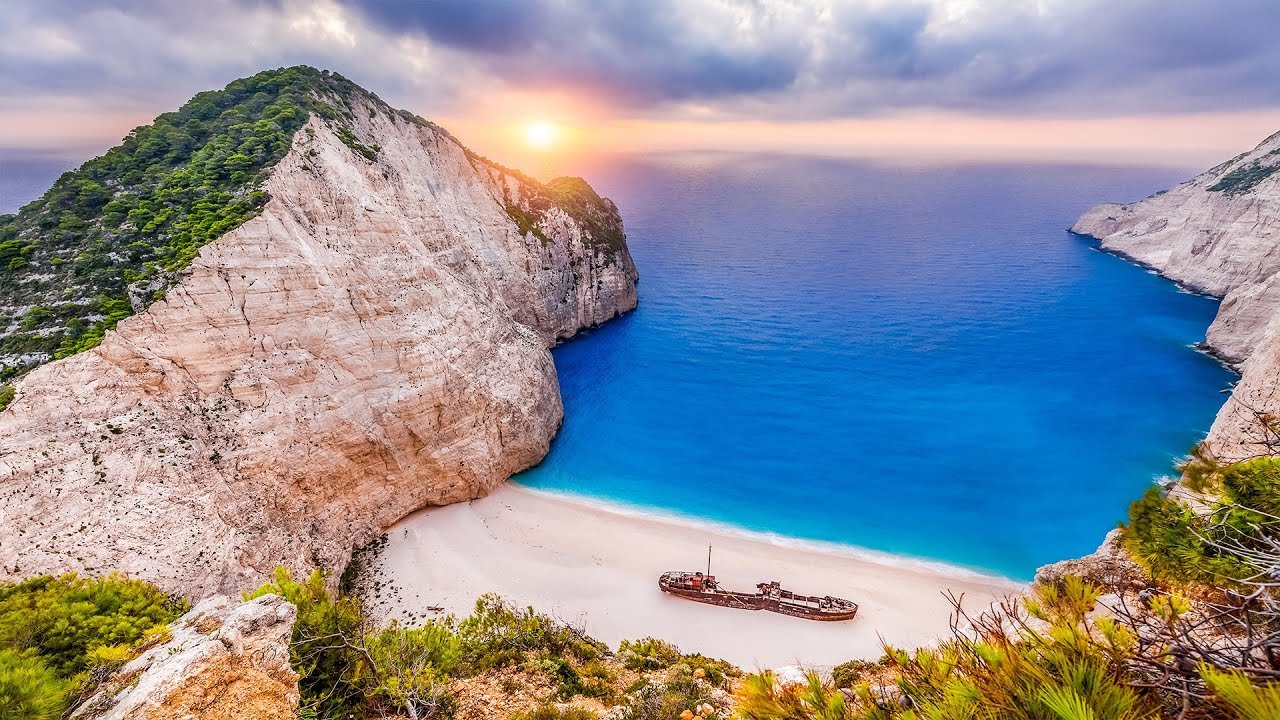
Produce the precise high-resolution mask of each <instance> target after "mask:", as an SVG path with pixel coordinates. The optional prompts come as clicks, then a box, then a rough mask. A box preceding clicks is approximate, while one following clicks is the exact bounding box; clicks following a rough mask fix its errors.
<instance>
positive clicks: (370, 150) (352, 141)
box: [338, 127, 382, 162]
mask: <svg viewBox="0 0 1280 720" xmlns="http://www.w3.org/2000/svg"><path fill="white" fill-rule="evenodd" d="M338 139H339V140H341V141H342V144H343V145H346V146H347V147H349V148H351V150H352V151H353V152H355V153H356V154H357V155H359V156H360V157H362V158H364V159H365V160H368V161H369V162H373V161H374V160H377V159H378V153H379V152H381V151H382V147H381V146H379V145H364V144H362V143H361V142H360V140H359V138H357V137H356V135H355V133H353V132H351V130H350V129H349V128H345V127H339V128H338Z"/></svg>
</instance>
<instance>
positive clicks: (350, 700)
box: [245, 568, 365, 718]
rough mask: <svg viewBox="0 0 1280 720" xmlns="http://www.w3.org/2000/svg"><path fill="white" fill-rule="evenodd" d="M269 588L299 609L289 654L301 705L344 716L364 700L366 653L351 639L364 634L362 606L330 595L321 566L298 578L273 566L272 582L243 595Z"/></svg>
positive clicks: (326, 715) (252, 595) (325, 714)
mask: <svg viewBox="0 0 1280 720" xmlns="http://www.w3.org/2000/svg"><path fill="white" fill-rule="evenodd" d="M268 593H273V594H276V595H279V596H281V597H283V598H284V599H285V600H288V601H289V602H291V603H293V604H294V605H296V606H297V608H298V619H297V620H296V621H295V622H294V625H293V642H292V643H291V644H290V646H289V656H290V660H291V661H292V664H293V669H294V670H295V671H297V673H298V675H299V680H298V689H299V691H300V693H301V695H302V705H303V706H304V707H308V708H311V709H313V710H315V711H316V713H317V714H318V716H319V717H322V718H330V717H335V718H336V717H346V716H347V715H348V714H350V713H351V712H352V711H354V709H355V708H357V707H358V706H359V704H360V703H361V702H362V701H363V700H364V688H363V687H362V686H361V684H360V676H361V671H362V666H361V663H362V662H363V661H364V657H363V656H362V654H361V653H360V652H359V650H358V649H357V648H356V647H355V642H354V641H355V640H356V639H358V638H360V637H362V636H363V635H364V634H365V633H364V628H363V624H364V615H363V613H362V612H361V610H360V605H359V604H358V603H357V602H356V601H355V600H354V599H352V598H351V597H348V596H343V595H340V596H338V597H333V596H331V595H330V593H329V590H328V588H327V587H326V586H325V579H324V575H323V573H321V572H320V571H319V570H316V571H314V572H312V573H311V575H310V576H309V577H308V578H307V579H306V580H304V581H302V582H298V581H296V580H294V579H293V577H292V576H291V575H290V574H289V571H287V570H285V569H283V568H277V569H276V572H275V581H274V582H271V583H267V584H266V585H263V586H262V587H260V588H258V589H257V590H256V591H254V592H252V593H249V594H247V595H246V596H245V599H246V600H249V599H252V598H255V597H259V596H262V595H266V594H268Z"/></svg>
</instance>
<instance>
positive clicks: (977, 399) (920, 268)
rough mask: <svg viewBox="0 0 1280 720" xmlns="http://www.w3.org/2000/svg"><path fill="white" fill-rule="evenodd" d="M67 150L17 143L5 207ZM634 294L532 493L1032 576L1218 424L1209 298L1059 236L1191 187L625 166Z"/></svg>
mask: <svg viewBox="0 0 1280 720" xmlns="http://www.w3.org/2000/svg"><path fill="white" fill-rule="evenodd" d="M68 165H69V163H66V162H62V163H59V162H57V161H49V160H44V159H38V158H37V159H31V158H21V157H19V158H12V157H10V158H6V157H4V156H0V212H11V211H13V210H14V209H16V207H17V206H19V205H20V204H22V203H24V202H26V201H27V200H30V199H32V198H34V197H35V196H36V195H38V194H39V193H40V192H41V191H42V190H43V189H44V188H45V187H47V186H48V184H49V183H50V182H52V180H53V179H54V178H55V177H56V176H57V174H58V172H60V171H61V170H63V169H66V167H67V166H68ZM581 170H582V173H583V174H584V175H586V176H587V177H588V178H589V179H590V180H591V182H592V183H593V184H594V185H595V186H596V188H597V189H599V190H600V191H601V192H602V193H605V194H607V195H609V196H610V197H612V198H614V200H615V201H616V202H617V203H618V204H619V206H620V207H621V208H622V211H623V215H624V217H625V219H626V224H627V231H628V236H629V242H630V246H631V251H632V254H633V255H634V257H635V260H636V262H637V264H638V265H639V267H640V272H641V284H640V307H639V309H638V310H636V311H635V312H634V313H630V314H628V315H626V316H624V317H622V318H621V319H618V320H615V321H613V322H611V323H608V324H607V325H605V326H604V327H602V328H600V329H598V330H596V331H593V332H590V333H586V334H584V335H582V336H580V337H579V338H576V339H574V340H572V341H570V342H568V343H566V344H564V345H563V346H561V347H559V348H557V349H556V350H555V359H556V365H557V367H558V369H559V372H560V382H561V387H562V391H563V393H564V401H565V424H564V428H563V430H562V431H561V433H560V435H559V437H558V438H557V439H556V441H555V444H554V445H553V447H552V450H551V454H550V455H549V456H548V457H547V459H546V460H545V461H544V462H543V463H542V464H541V465H539V466H538V467H537V468H535V469H533V470H530V471H528V472H526V473H524V474H522V475H521V476H520V477H519V481H520V482H522V483H526V484H528V485H531V486H534V487H539V488H545V489H552V490H557V491H566V492H571V493H576V494H579V495H585V496H589V497H591V498H595V499H600V500H606V501H612V502H620V503H624V504H628V505H632V506H638V507H640V508H642V509H644V508H648V509H653V510H656V511H660V512H663V513H676V514H682V515H687V516H693V517H698V518H704V519H709V520H714V521H719V522H725V523H729V524H733V525H737V526H740V527H744V528H748V529H752V530H758V531H765V532H772V533H777V534H781V535H787V536H794V537H798V538H805V539H812V540H822V541H834V542H838V543H846V544H850V545H855V546H860V547H865V548H870V549H874V550H880V551H887V552H892V553H901V554H906V555H911V556H915V557H919V558H926V559H933V560H941V561H946V562H950V563H955V564H959V565H964V566H968V567H972V568H977V569H984V570H990V571H996V572H999V573H1002V574H1005V575H1009V576H1012V577H1015V578H1029V577H1030V576H1031V574H1032V573H1033V571H1034V569H1035V567H1036V566H1038V565H1040V564H1043V563H1046V562H1051V561H1054V560H1059V559H1062V558H1066V557H1072V556H1077V555H1080V554H1082V553H1085V552H1088V551H1090V550H1092V549H1093V548H1094V547H1096V546H1097V544H1098V543H1099V541H1100V540H1101V538H1102V535H1103V534H1104V533H1105V532H1106V531H1107V530H1108V529H1110V528H1111V527H1114V526H1115V524H1116V522H1117V521H1118V520H1120V519H1121V518H1122V517H1123V516H1124V513H1125V510H1126V507H1127V506H1128V503H1129V502H1130V501H1131V500H1133V499H1134V498H1136V497H1137V496H1138V495H1139V494H1141V492H1142V491H1143V490H1144V489H1145V488H1146V487H1147V486H1148V485H1149V484H1150V483H1151V482H1152V481H1153V479H1155V478H1156V477H1157V476H1159V475H1161V474H1163V473H1167V472H1169V471H1170V469H1171V466H1172V463H1173V462H1174V460H1175V459H1176V458H1177V457H1178V456H1180V455H1181V454H1182V453H1184V452H1185V451H1186V450H1187V449H1188V448H1189V447H1190V446H1191V444H1192V443H1194V442H1195V441H1196V440H1197V439H1198V438H1199V437H1200V436H1201V435H1202V433H1203V432H1204V431H1205V430H1206V429H1207V428H1208V426H1209V424H1210V423H1211V421H1212V419H1213V415H1214V413H1215V412H1216V411H1217V408H1218V406H1219V405H1220V404H1221V403H1222V401H1223V400H1224V398H1225V396H1224V395H1222V394H1221V393H1220V392H1219V391H1220V390H1222V389H1223V388H1225V387H1227V386H1228V384H1229V383H1230V382H1231V380H1232V379H1233V376H1232V375H1231V374H1230V373H1228V372H1227V371H1226V370H1224V369H1223V368H1221V367H1220V366H1218V365H1217V364H1216V363H1215V362H1214V361H1212V360H1211V359H1209V358H1207V357H1205V356H1204V355H1202V354H1199V353H1197V352H1196V351H1194V350H1193V349H1192V348H1191V347H1190V345H1191V344H1192V343H1195V342H1197V341H1199V340H1201V339H1203V337H1204V331H1205V328H1206V327H1207V326H1208V324H1209V322H1210V320H1211V319H1212V318H1213V314H1214V312H1215V310H1216V307H1217V304H1216V302H1215V301H1213V300H1210V299H1206V298H1202V297H1197V296H1194V295H1189V294H1186V293H1183V292H1180V291H1179V290H1178V289H1177V288H1176V287H1175V286H1174V285H1173V284H1172V283H1170V282H1167V281H1165V280H1163V279H1161V278H1159V277H1156V276H1154V275H1151V274H1149V273H1148V272H1146V271H1144V270H1142V269H1140V268H1137V267H1134V266H1133V265H1130V264H1129V263H1126V262H1124V261H1123V260H1120V259H1118V258H1115V257H1112V256H1110V255H1106V254H1104V253H1101V252H1098V251H1097V250H1095V249H1094V247H1093V244H1092V243H1090V242H1089V241H1086V240H1084V239H1081V238H1077V237H1073V236H1071V235H1069V234H1068V233H1067V232H1066V228H1067V227H1069V226H1070V225H1071V223H1072V222H1073V221H1074V219H1075V218H1076V217H1077V216H1078V215H1079V214H1080V213H1081V212H1082V211H1084V210H1085V209H1086V208H1088V207H1089V206H1091V205H1093V204H1095V203H1098V202H1102V201H1106V200H1131V199H1137V198H1141V197H1143V196H1145V195H1147V194H1149V193H1151V192H1153V191H1155V190H1157V189H1160V188H1162V187H1166V186H1168V185H1170V184H1172V183H1174V182H1176V181H1178V180H1180V179H1181V178H1183V177H1185V176H1187V175H1188V174H1190V169H1188V170H1186V171H1178V170H1170V169H1140V168H1139V169H1116V168H1103V167H1086V166H1033V165H1012V166H998V167H997V166H961V167H902V166H894V165H887V164H875V163H866V162H855V161H838V160H826V159H813V158H799V157H773V156H741V155H700V154H685V155H681V156H670V157H666V156H661V157H650V158H645V159H636V158H631V159H610V160H606V161H599V162H597V163H593V164H591V165H590V166H588V167H584V168H582V169H581Z"/></svg>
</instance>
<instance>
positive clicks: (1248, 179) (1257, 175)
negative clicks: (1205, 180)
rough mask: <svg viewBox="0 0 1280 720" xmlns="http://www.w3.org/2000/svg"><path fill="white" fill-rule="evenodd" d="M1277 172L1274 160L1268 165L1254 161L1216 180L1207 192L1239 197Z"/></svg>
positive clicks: (1277, 165) (1277, 167)
mask: <svg viewBox="0 0 1280 720" xmlns="http://www.w3.org/2000/svg"><path fill="white" fill-rule="evenodd" d="M1275 154H1276V153H1274V152H1273V153H1271V155H1275ZM1277 170H1280V163H1277V162H1275V160H1274V159H1271V162H1270V163H1268V164H1263V163H1262V162H1259V161H1258V160H1254V161H1252V162H1250V163H1248V164H1246V165H1241V166H1239V167H1237V168H1235V169H1234V170H1232V171H1231V172H1229V173H1227V174H1226V175H1223V176H1222V177H1221V178H1218V182H1216V183H1214V184H1213V185H1210V186H1209V190H1210V191H1213V192H1224V193H1226V194H1228V195H1240V194H1243V193H1246V192H1249V191H1250V190H1252V189H1253V188H1254V187H1255V186H1257V184H1258V183H1260V182H1262V181H1263V180H1266V179H1267V178H1269V177H1271V175H1272V174H1274V173H1275V172H1276V171H1277Z"/></svg>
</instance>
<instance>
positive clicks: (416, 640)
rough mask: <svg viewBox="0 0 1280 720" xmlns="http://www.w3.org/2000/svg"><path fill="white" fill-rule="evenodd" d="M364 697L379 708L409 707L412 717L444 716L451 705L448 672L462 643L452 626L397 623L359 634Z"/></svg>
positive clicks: (398, 708) (452, 707)
mask: <svg viewBox="0 0 1280 720" xmlns="http://www.w3.org/2000/svg"><path fill="white" fill-rule="evenodd" d="M364 648H365V659H366V661H367V665H365V669H366V672H365V674H367V675H368V680H367V681H366V682H365V683H363V684H364V685H365V688H364V695H365V697H366V699H368V700H369V701H371V702H372V703H374V704H377V705H379V706H381V707H383V708H386V709H389V710H392V711H399V710H402V709H411V713H410V714H411V716H412V717H416V718H430V717H448V716H450V715H452V714H453V710H454V708H455V705H456V704H455V702H454V700H453V696H452V694H451V693H450V691H449V673H451V672H452V671H453V669H454V668H455V667H456V666H457V664H458V660H459V659H460V658H461V656H462V643H461V641H460V640H459V639H458V636H457V635H456V634H455V633H454V632H453V630H452V628H450V627H448V626H447V625H444V624H437V623H430V624H427V625H424V626H422V627H416V628H409V627H401V626H399V625H394V624H393V625H392V626H390V627H387V628H384V629H381V630H378V631H375V632H370V633H366V634H365V642H364Z"/></svg>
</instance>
